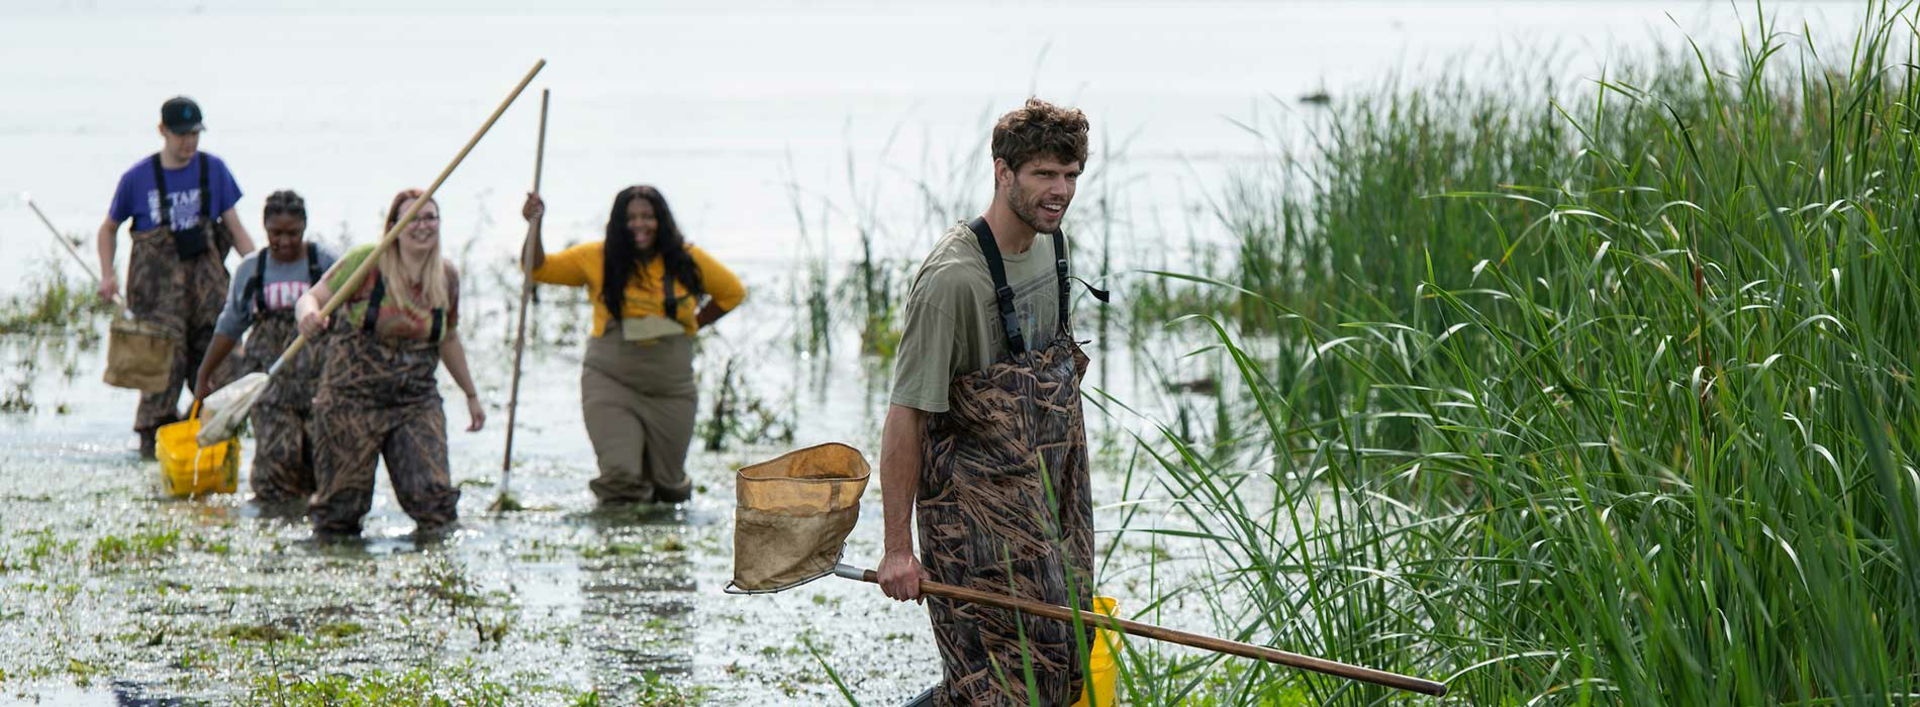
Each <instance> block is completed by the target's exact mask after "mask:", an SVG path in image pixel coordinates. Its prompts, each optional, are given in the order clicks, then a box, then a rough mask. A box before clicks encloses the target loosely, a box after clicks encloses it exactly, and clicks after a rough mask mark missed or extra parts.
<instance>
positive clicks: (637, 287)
mask: <svg viewBox="0 0 1920 707" xmlns="http://www.w3.org/2000/svg"><path fill="white" fill-rule="evenodd" d="M687 254H688V255H691V256H693V262H694V265H695V266H697V267H698V268H699V269H700V284H701V286H702V288H703V289H705V290H706V294H707V296H709V297H712V298H713V302H714V304H717V305H720V308H721V309H723V310H732V309H733V308H734V307H738V306H740V303H741V302H743V301H745V300H746V299H747V288H746V286H745V285H742V284H740V278H738V277H735V276H734V274H733V271H732V270H728V269H727V266H725V265H721V264H720V261H718V260H714V259H713V256H711V255H707V252H706V251H704V250H701V249H700V248H699V247H697V246H694V245H692V244H689V245H687ZM605 263H606V244H604V243H597V242H596V243H582V244H580V245H577V246H574V247H572V248H568V249H566V250H563V251H560V252H558V253H549V254H547V259H546V262H544V263H541V264H540V267H538V268H535V269H534V271H533V281H534V282H540V283H545V284H549V285H567V286H570V287H580V286H583V285H584V286H585V287H586V288H587V299H588V300H590V301H592V302H593V335H594V336H595V337H598V336H600V335H601V334H602V333H604V332H606V330H607V322H610V321H613V313H611V312H609V311H607V305H606V303H605V302H602V301H601V299H600V290H601V288H602V287H603V286H604V285H605V283H604V282H603V280H604V278H605V270H606V268H605ZM665 268H666V262H665V261H663V260H661V259H660V258H659V257H658V256H656V257H654V258H653V259H652V260H648V261H647V263H646V266H645V267H643V268H641V269H640V270H639V271H637V272H635V273H634V276H633V277H632V278H629V279H628V280H627V295H626V301H625V302H623V303H622V307H621V309H623V310H624V311H622V312H621V313H620V316H621V318H623V319H638V318H640V317H644V316H648V315H652V316H657V317H664V316H667V315H666V297H665V296H663V294H662V293H661V290H660V278H661V274H662V272H663V271H664V270H665ZM673 290H674V296H675V297H677V298H679V300H680V305H679V308H678V309H679V316H678V317H677V320H678V321H679V322H680V324H681V325H682V326H685V327H686V328H687V333H688V334H692V333H694V332H695V331H698V330H699V328H700V326H699V324H697V323H695V321H694V315H695V314H696V313H698V311H699V309H700V305H699V303H698V302H696V301H694V299H693V297H692V294H691V293H689V292H688V291H687V287H686V284H685V283H681V282H675V283H673Z"/></svg>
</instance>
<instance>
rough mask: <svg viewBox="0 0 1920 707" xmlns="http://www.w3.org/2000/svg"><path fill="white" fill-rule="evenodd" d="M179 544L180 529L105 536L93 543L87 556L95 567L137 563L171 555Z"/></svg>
mask: <svg viewBox="0 0 1920 707" xmlns="http://www.w3.org/2000/svg"><path fill="white" fill-rule="evenodd" d="M179 544H180V529H178V528H174V529H170V530H164V531H148V530H142V531H140V532H137V533H134V534H132V535H128V536H125V537H122V536H119V535H106V536H103V537H101V538H100V539H98V540H95V541H94V542H93V550H92V552H91V553H90V555H89V558H90V560H91V561H92V562H93V564H95V565H110V564H114V563H119V562H137V561H141V560H150V559H153V558H155V557H159V556H161V555H166V554H169V553H172V552H173V550H174V547H175V546H177V545H179Z"/></svg>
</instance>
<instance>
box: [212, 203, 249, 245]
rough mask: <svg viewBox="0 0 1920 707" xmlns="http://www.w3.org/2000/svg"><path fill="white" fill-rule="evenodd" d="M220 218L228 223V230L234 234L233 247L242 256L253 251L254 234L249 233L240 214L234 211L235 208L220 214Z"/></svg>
mask: <svg viewBox="0 0 1920 707" xmlns="http://www.w3.org/2000/svg"><path fill="white" fill-rule="evenodd" d="M220 220H221V221H222V222H224V223H226V224H227V232H228V233H231V234H233V249H234V250H235V251H237V252H239V253H240V255H242V256H244V255H247V254H248V253H252V252H253V236H252V235H250V234H248V233H247V227H246V225H245V224H242V223H240V215H239V214H237V213H234V211H233V209H227V212H226V213H224V214H221V215H220Z"/></svg>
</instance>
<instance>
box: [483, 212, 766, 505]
mask: <svg viewBox="0 0 1920 707" xmlns="http://www.w3.org/2000/svg"><path fill="white" fill-rule="evenodd" d="M545 213H546V204H545V203H544V202H542V201H541V199H540V195H539V194H531V193H530V194H528V195H527V202H526V205H525V206H524V207H522V208H521V214H522V215H523V216H525V217H526V219H527V243H526V246H525V247H524V248H523V249H522V250H521V266H522V267H524V268H527V271H528V273H530V274H531V275H532V277H533V280H534V281H535V282H541V283H545V284H549V285H565V286H569V287H586V288H587V299H589V300H591V301H592V302H593V335H592V339H591V340H590V341H588V343H587V354H586V359H585V361H584V362H583V363H582V364H581V367H580V408H581V412H582V413H583V415H584V417H585V418H586V423H587V437H589V438H590V439H592V440H593V453H594V456H595V457H596V458H597V460H598V462H599V466H600V476H599V478H596V479H594V480H593V482H592V483H591V484H589V487H590V488H592V489H593V495H594V496H595V497H597V498H598V499H600V503H602V504H624V503H650V502H657V503H678V502H681V501H685V500H687V499H688V498H691V497H692V496H693V482H692V480H690V479H688V478H687V470H686V462H687V448H688V446H689V445H690V444H691V443H692V442H693V418H694V410H695V408H696V406H697V405H698V402H699V393H698V390H697V389H696V386H695V384H694V379H693V338H692V337H693V335H694V333H695V332H697V331H699V330H700V329H701V328H702V327H705V326H708V325H710V324H712V323H713V322H714V321H715V320H718V319H719V318H720V317H722V316H725V315H726V314H727V312H730V311H733V308H735V307H738V306H740V302H741V301H743V300H745V299H746V298H747V290H746V288H745V287H744V286H742V285H741V284H740V279H739V278H737V277H734V274H733V271H731V270H728V269H727V268H726V266H724V265H721V264H720V262H719V261H717V260H714V259H713V257H712V256H710V255H707V253H706V251H703V250H700V249H699V248H697V247H695V246H693V245H692V244H689V243H687V242H686V240H685V239H684V238H683V237H682V236H681V233H680V228H679V226H678V225H676V224H675V223H674V220H673V212H672V211H671V210H669V209H668V208H667V199H666V197H664V196H661V195H660V190H658V189H655V188H653V187H650V186H633V187H627V188H626V189H622V190H621V191H620V194H619V195H618V196H615V197H614V198H613V211H612V213H611V214H609V215H608V216H607V234H606V239H605V240H604V241H602V242H599V243H584V244H581V245H577V246H574V247H572V248H568V249H566V250H563V251H560V252H558V253H551V254H549V253H547V252H546V248H545V247H544V246H542V245H541V243H540V227H539V223H540V219H541V217H542V216H544V215H545ZM702 298H704V299H705V300H706V302H705V303H704V304H701V303H700V300H701V299H702Z"/></svg>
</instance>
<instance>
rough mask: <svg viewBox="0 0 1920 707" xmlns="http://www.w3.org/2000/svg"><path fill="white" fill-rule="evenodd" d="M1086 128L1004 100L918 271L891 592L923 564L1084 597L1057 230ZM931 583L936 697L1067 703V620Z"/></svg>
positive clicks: (889, 497) (888, 446)
mask: <svg viewBox="0 0 1920 707" xmlns="http://www.w3.org/2000/svg"><path fill="white" fill-rule="evenodd" d="M1087 127H1088V126H1087V118H1086V116H1085V115H1083V114H1082V113H1081V112H1080V111H1078V110H1073V109H1066V108H1060V107H1057V106H1054V105H1052V104H1049V103H1047V102H1045V101H1041V100H1038V99H1028V100H1027V103H1026V105H1024V106H1022V107H1020V108H1019V109H1017V110H1014V111H1013V112H1010V113H1008V114H1006V115H1004V116H1001V118H1000V120H999V122H998V123H997V124H995V125H994V128H993V180H994V184H993V203H992V205H991V206H989V207H988V208H987V212H986V214H985V215H983V216H981V217H979V218H976V219H974V220H973V221H972V222H971V223H966V224H956V225H954V227H953V228H951V229H948V230H947V232H946V234H945V235H943V236H942V237H941V238H940V241H939V243H937V244H936V245H935V246H934V249H933V252H932V253H931V254H929V255H928V256H927V259H926V261H925V262H924V263H922V264H921V266H920V270H919V272H918V274H917V275H916V276H915V278H914V283H913V291H912V293H911V294H910V295H909V296H908V300H907V305H906V328H905V331H903V332H902V334H901V341H900V347H899V354H898V357H897V358H896V360H897V362H898V363H897V364H896V367H895V369H894V380H893V393H892V396H891V399H890V401H891V405H890V407H889V408H888V410H887V418H886V423H885V429H884V430H883V431H882V433H881V448H880V476H881V484H882V494H883V498H884V507H885V514H886V555H885V557H884V558H883V559H882V560H881V563H880V570H879V575H880V585H881V588H882V590H883V591H885V592H886V594H887V596H890V597H893V598H895V599H900V600H914V599H919V598H921V597H920V582H921V581H922V580H924V579H931V580H935V581H939V582H944V583H947V584H955V585H960V586H964V587H970V588H973V589H979V590H983V591H989V592H995V593H1001V594H1007V593H1010V594H1012V595H1014V596H1017V597H1023V598H1027V599H1034V600H1039V601H1044V602H1048V603H1052V604H1069V603H1071V604H1077V605H1078V606H1079V607H1080V608H1081V609H1082V610H1087V609H1088V608H1089V606H1090V603H1089V599H1090V595H1091V593H1092V586H1093V581H1092V580H1093V563H1092V555H1093V522H1092V515H1093V508H1092V500H1091V499H1092V496H1091V494H1090V493H1089V491H1088V481H1087V476H1088V474H1087V441H1086V427H1085V424H1084V421H1083V419H1082V416H1081V409H1080V378H1081V376H1082V375H1084V374H1085V373H1086V367H1087V357H1086V355H1085V354H1083V353H1081V351H1080V348H1079V346H1078V345H1076V344H1075V343H1074V341H1073V337H1072V328H1071V322H1070V317H1069V316H1068V315H1069V311H1068V309H1069V308H1068V300H1067V292H1068V289H1067V272H1068V267H1067V244H1066V237H1065V235H1064V234H1063V233H1062V232H1061V230H1060V222H1061V220H1062V219H1063V218H1064V217H1065V216H1066V212H1067V207H1068V205H1070V204H1071V203H1072V202H1073V193H1074V188H1075V185H1076V183H1077V181H1078V179H1079V177H1080V173H1081V170H1082V169H1083V167H1084V164H1085V162H1086V159H1087ZM916 511H917V512H918V514H919V520H918V523H917V525H916V524H915V523H913V516H914V513H915V512H916ZM909 527H917V529H918V531H919V533H918V535H919V538H920V557H919V558H916V557H915V556H914V554H913V541H912V538H913V536H912V535H911V534H910V533H909V532H908V528H909ZM927 599H928V605H929V606H928V613H929V614H930V615H931V618H932V620H933V630H934V638H935V640H936V642H937V643H938V645H939V649H940V659H941V663H942V666H943V674H942V683H941V685H940V686H939V687H937V688H935V689H934V691H933V692H932V693H931V695H930V696H931V697H933V698H934V699H935V700H937V702H938V704H941V705H1027V704H1030V703H1033V704H1042V705H1061V706H1062V707H1064V706H1065V705H1067V704H1069V703H1071V702H1072V701H1073V699H1074V698H1075V697H1077V696H1078V695H1079V694H1080V683H1081V670H1080V668H1079V664H1078V662H1077V661H1076V660H1075V658H1074V656H1075V648H1074V645H1075V641H1074V639H1073V633H1072V629H1071V628H1070V627H1069V626H1068V625H1067V624H1064V623H1061V622H1058V621H1053V620H1050V619H1044V618H1038V617H1032V616H1024V617H1020V616H1016V615H1015V614H1014V613H1013V612H1011V611H1005V610H1001V609H994V608H990V607H984V606H976V605H972V604H966V603H961V602H954V601H950V600H946V599H941V598H938V597H928V598H927ZM1029 665H1031V670H1032V676H1031V678H1032V685H1033V686H1034V693H1033V694H1031V695H1029V690H1028V684H1029V683H1028V677H1029V676H1028V674H1027V670H1028V666H1029ZM1030 700H1031V702H1030Z"/></svg>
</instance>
